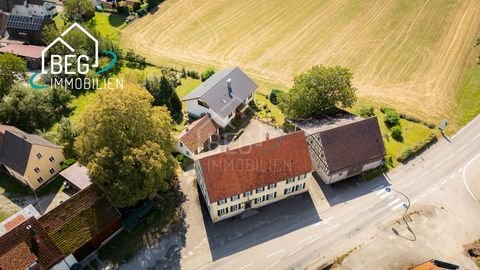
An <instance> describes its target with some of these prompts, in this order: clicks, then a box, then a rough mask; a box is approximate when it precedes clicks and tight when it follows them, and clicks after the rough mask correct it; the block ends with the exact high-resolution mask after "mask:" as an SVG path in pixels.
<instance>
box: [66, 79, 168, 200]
mask: <svg viewBox="0 0 480 270" xmlns="http://www.w3.org/2000/svg"><path fill="white" fill-rule="evenodd" d="M152 102H153V98H152V96H151V95H149V94H148V92H146V91H144V90H141V89H136V88H135V87H133V86H132V88H131V89H128V90H103V91H101V92H99V97H98V100H97V102H96V103H94V104H92V106H91V107H89V110H88V111H87V112H86V113H85V115H84V116H83V119H82V120H83V121H82V122H81V123H82V124H81V125H80V126H79V129H78V137H77V139H76V140H75V149H76V151H77V154H78V160H79V161H80V163H82V164H85V165H86V166H87V168H88V169H89V174H90V178H91V180H92V182H93V183H94V184H95V185H96V186H97V187H99V188H100V189H101V190H103V191H104V192H105V194H106V195H107V196H108V197H109V198H110V200H111V201H112V203H113V204H114V205H116V206H118V207H128V206H133V205H135V204H136V203H137V202H139V201H142V200H145V199H152V198H153V197H154V196H155V195H156V194H157V193H158V192H159V191H162V192H165V191H167V190H168V189H169V188H170V187H171V186H173V184H174V183H172V181H174V180H172V179H173V178H172V176H173V175H174V172H175V167H176V161H175V159H174V157H173V156H172V154H171V153H172V152H173V151H174V139H173V136H172V127H173V125H172V120H171V118H170V116H169V114H168V111H167V109H166V108H165V107H152V105H151V104H152Z"/></svg>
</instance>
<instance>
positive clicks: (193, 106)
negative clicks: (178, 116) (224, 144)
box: [186, 94, 253, 128]
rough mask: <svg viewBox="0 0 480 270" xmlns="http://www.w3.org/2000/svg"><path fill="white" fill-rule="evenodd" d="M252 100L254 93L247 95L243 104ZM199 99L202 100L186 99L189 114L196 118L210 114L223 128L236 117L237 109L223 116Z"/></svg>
mask: <svg viewBox="0 0 480 270" xmlns="http://www.w3.org/2000/svg"><path fill="white" fill-rule="evenodd" d="M252 100H253V94H251V95H250V96H249V97H247V99H245V101H244V102H243V104H245V105H248V103H250V102H251V101H252ZM199 101H200V102H201V100H200V99H192V100H187V101H186V105H187V111H188V114H189V115H191V116H193V117H195V118H200V117H202V116H204V115H205V114H208V115H210V117H211V118H212V119H213V121H215V123H217V125H218V126H219V127H221V128H225V127H226V126H227V125H228V124H230V122H231V121H232V119H233V118H235V110H233V111H232V112H231V113H230V114H229V115H228V116H227V117H225V118H223V117H221V116H220V115H218V114H217V113H216V112H214V111H213V110H212V109H211V108H207V107H205V106H202V105H200V104H199Z"/></svg>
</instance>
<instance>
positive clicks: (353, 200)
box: [198, 117, 480, 270]
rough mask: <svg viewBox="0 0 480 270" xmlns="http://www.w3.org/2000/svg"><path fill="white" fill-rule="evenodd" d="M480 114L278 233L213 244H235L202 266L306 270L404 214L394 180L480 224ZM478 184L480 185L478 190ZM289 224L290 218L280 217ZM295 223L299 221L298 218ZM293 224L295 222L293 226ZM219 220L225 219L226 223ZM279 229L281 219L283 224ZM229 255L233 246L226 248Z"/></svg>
mask: <svg viewBox="0 0 480 270" xmlns="http://www.w3.org/2000/svg"><path fill="white" fill-rule="evenodd" d="M479 130H480V117H477V118H476V119H475V120H474V121H472V122H471V123H470V124H469V125H467V126H466V127H465V128H464V129H462V130H461V131H460V132H459V133H457V134H456V135H455V136H454V137H452V138H451V139H450V142H448V141H447V140H444V139H442V140H441V141H440V142H439V143H437V144H436V145H434V146H433V147H432V148H431V149H429V150H427V151H426V152H425V153H424V154H422V155H421V156H420V157H418V158H416V159H414V160H412V161H410V162H409V163H408V164H407V165H406V166H400V167H398V168H396V169H395V170H393V171H392V172H390V173H389V174H388V176H386V177H378V178H376V179H374V180H371V181H369V182H366V183H363V184H359V185H357V186H355V187H354V188H351V189H345V190H344V191H343V192H342V191H339V192H337V193H335V194H333V195H331V194H330V195H329V194H326V195H327V199H328V200H329V203H330V205H332V207H331V208H330V209H329V210H327V211H325V212H322V213H320V216H313V217H312V211H299V213H298V214H297V215H293V216H292V217H293V219H294V220H290V221H289V222H290V223H289V227H292V226H293V227H294V228H295V230H289V229H288V228H285V229H286V233H283V234H282V233H281V234H279V233H278V230H279V226H278V225H279V224H276V225H275V226H273V225H272V224H267V227H271V228H272V229H268V228H264V229H263V230H261V234H258V235H249V237H250V238H252V239H257V240H258V241H256V242H255V243H253V244H250V245H246V244H245V242H244V241H241V240H240V239H239V240H238V241H231V242H230V243H226V244H224V245H218V246H215V245H211V249H212V252H213V253H215V251H216V250H217V251H218V250H225V249H227V250H230V249H231V250H235V252H233V253H231V254H228V255H225V256H224V257H221V258H218V259H216V260H215V261H213V262H211V263H208V264H206V265H203V266H198V267H199V268H201V269H239V270H247V269H292V268H294V269H303V268H305V267H308V266H311V264H312V263H315V262H316V264H317V265H321V264H322V263H324V262H325V263H326V262H330V261H331V260H333V259H334V258H335V257H337V256H339V255H342V254H344V253H346V252H348V251H349V250H351V249H352V248H354V247H357V246H359V245H361V244H363V243H365V242H367V241H369V240H371V239H372V238H374V237H375V236H376V235H377V234H378V233H379V232H380V231H382V230H383V229H385V228H387V227H388V226H389V225H390V224H392V223H393V222H394V221H396V220H398V219H399V218H400V217H401V216H402V215H403V212H404V211H405V209H404V207H403V204H404V203H407V200H406V199H405V197H404V196H402V195H401V194H400V193H399V192H396V191H391V192H390V193H388V192H386V191H385V190H384V187H386V186H391V187H392V188H393V189H394V190H398V191H401V192H402V193H404V194H405V195H407V196H408V198H409V199H410V201H411V204H412V206H413V205H415V204H417V203H419V202H428V203H429V204H434V205H439V206H444V207H447V208H448V209H450V211H455V212H456V213H457V214H458V215H459V216H461V217H462V218H465V222H472V223H476V224H480V215H479V211H478V210H480V204H479V202H478V201H477V200H476V198H475V197H477V198H478V197H479V195H478V194H475V193H476V192H478V187H476V186H475V183H472V182H473V180H472V179H470V176H471V175H476V173H475V172H472V170H475V169H476V168H477V167H476V166H478V164H480V162H478V161H479V159H480V157H479V154H480V132H479ZM476 190H477V191H476ZM279 222H285V220H283V221H282V220H279ZM292 222H293V223H292ZM292 224H293V225H292ZM220 226H221V225H220ZM280 227H281V224H280ZM227 253H228V252H227Z"/></svg>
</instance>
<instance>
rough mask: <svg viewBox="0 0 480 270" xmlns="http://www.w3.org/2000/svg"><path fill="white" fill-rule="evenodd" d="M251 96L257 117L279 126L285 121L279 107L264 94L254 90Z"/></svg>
mask: <svg viewBox="0 0 480 270" xmlns="http://www.w3.org/2000/svg"><path fill="white" fill-rule="evenodd" d="M253 98H254V100H255V104H256V106H257V109H258V111H257V116H258V117H259V118H261V119H263V120H265V121H267V122H270V123H272V124H276V125H279V126H281V125H283V123H285V116H284V115H283V113H282V111H281V110H280V108H278V106H276V105H274V104H272V103H271V102H270V100H268V99H267V97H266V96H265V95H263V94H259V93H257V92H255V95H254V97H253Z"/></svg>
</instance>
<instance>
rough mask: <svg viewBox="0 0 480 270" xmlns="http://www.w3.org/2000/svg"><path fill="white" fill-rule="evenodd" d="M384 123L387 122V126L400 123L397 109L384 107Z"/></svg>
mask: <svg viewBox="0 0 480 270" xmlns="http://www.w3.org/2000/svg"><path fill="white" fill-rule="evenodd" d="M384 113H385V124H387V126H388V127H394V126H397V125H400V116H399V115H398V113H397V111H396V110H395V109H390V108H388V109H385V110H384Z"/></svg>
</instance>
